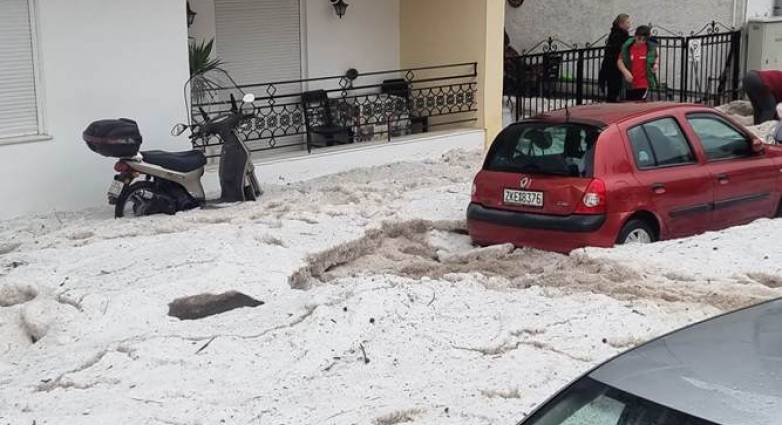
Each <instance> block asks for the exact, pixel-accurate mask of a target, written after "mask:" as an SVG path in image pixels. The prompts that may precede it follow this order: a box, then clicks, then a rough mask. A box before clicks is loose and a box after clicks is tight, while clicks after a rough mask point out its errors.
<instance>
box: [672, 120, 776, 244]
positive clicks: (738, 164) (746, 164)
mask: <svg viewBox="0 0 782 425" xmlns="http://www.w3.org/2000/svg"><path fill="white" fill-rule="evenodd" d="M687 121H688V123H689V126H690V130H691V131H692V134H693V135H694V136H695V137H696V138H697V139H698V140H699V141H700V145H701V147H702V149H703V154H704V156H705V158H706V160H707V165H706V167H707V169H708V171H709V174H710V176H711V179H712V185H713V187H714V201H713V207H714V214H713V217H714V218H713V221H712V228H713V229H723V228H725V227H728V226H734V225H738V224H745V223H749V222H751V221H753V220H755V219H758V218H761V217H772V216H773V215H774V214H775V213H776V209H777V195H776V194H775V187H776V184H777V179H778V178H779V167H777V166H776V165H775V164H774V161H773V160H772V159H771V158H769V157H768V156H767V155H765V154H764V153H755V152H754V151H753V149H752V139H753V138H752V137H751V136H750V135H748V134H746V133H745V132H744V131H742V130H739V128H737V127H736V126H734V125H733V124H732V123H730V122H729V121H728V120H726V119H725V118H723V117H721V116H720V115H718V114H716V113H712V112H697V113H690V114H687Z"/></svg>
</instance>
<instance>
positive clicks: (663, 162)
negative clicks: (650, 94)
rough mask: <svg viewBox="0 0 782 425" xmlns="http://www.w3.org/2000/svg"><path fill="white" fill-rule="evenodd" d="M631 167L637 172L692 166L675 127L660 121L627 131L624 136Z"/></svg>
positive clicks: (666, 120) (684, 141)
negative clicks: (631, 158)
mask: <svg viewBox="0 0 782 425" xmlns="http://www.w3.org/2000/svg"><path fill="white" fill-rule="evenodd" d="M627 136H628V138H629V139H630V146H631V147H632V149H633V156H634V157H635V164H636V165H637V166H638V168H640V169H646V168H655V167H669V166H673V165H682V164H692V163H693V162H695V156H694V155H693V153H692V149H691V148H690V145H689V143H687V139H686V138H685V137H684V134H683V133H682V130H681V128H680V127H679V124H678V123H676V120H675V119H673V118H663V119H660V120H656V121H651V122H648V123H646V124H642V125H639V126H636V127H633V128H631V129H630V130H629V131H628V132H627Z"/></svg>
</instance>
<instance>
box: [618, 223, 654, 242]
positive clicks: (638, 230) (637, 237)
mask: <svg viewBox="0 0 782 425" xmlns="http://www.w3.org/2000/svg"><path fill="white" fill-rule="evenodd" d="M656 240H657V235H656V234H655V232H654V229H653V228H652V226H650V225H649V223H647V222H646V221H644V220H640V219H637V218H636V219H632V220H630V221H628V222H627V224H625V225H624V226H623V227H622V230H620V231H619V237H618V238H617V240H616V242H617V243H618V244H619V245H627V244H648V243H652V242H655V241H656Z"/></svg>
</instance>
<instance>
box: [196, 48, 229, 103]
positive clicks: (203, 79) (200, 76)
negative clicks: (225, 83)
mask: <svg viewBox="0 0 782 425" xmlns="http://www.w3.org/2000/svg"><path fill="white" fill-rule="evenodd" d="M213 47H214V39H212V40H209V41H206V40H201V42H196V41H191V42H190V46H189V53H190V95H191V97H192V99H193V102H194V103H196V104H198V103H201V102H202V101H203V100H204V97H206V95H207V92H208V91H209V90H210V89H213V88H218V87H219V84H217V83H216V82H214V81H212V80H211V79H210V78H209V77H208V76H207V74H209V72H210V71H215V70H222V68H221V67H222V65H223V62H222V61H221V60H220V59H217V58H213V57H212V49H213Z"/></svg>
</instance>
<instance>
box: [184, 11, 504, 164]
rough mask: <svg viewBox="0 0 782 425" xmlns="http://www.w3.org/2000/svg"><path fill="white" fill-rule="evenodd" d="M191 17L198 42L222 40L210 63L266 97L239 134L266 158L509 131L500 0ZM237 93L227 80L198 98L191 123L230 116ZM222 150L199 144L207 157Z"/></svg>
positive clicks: (246, 88)
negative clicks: (203, 115)
mask: <svg viewBox="0 0 782 425" xmlns="http://www.w3.org/2000/svg"><path fill="white" fill-rule="evenodd" d="M344 5H347V8H345V7H344ZM189 8H190V10H191V11H192V12H193V14H194V16H192V24H191V25H190V28H189V35H190V42H191V44H196V45H198V44H202V43H207V42H209V41H213V49H212V52H211V58H212V59H216V60H219V61H220V64H219V67H220V68H221V69H222V70H225V71H226V73H227V74H228V76H229V78H230V79H231V80H233V82H235V84H236V85H237V86H238V87H239V90H241V91H242V92H245V93H247V92H249V93H253V94H255V96H256V99H257V100H256V102H255V103H254V111H253V114H254V117H253V118H252V119H250V120H248V121H247V122H246V123H245V124H244V125H243V126H242V128H241V129H240V133H241V135H242V136H244V137H245V139H246V140H247V141H249V142H250V147H251V149H252V150H253V151H254V152H257V158H258V159H260V160H263V159H274V158H290V157H291V156H294V157H295V156H297V155H299V156H300V155H307V154H309V153H313V152H324V151H330V150H331V151H335V152H337V151H338V152H343V151H345V150H350V149H351V148H352V147H359V145H361V146H366V145H372V144H383V143H389V142H392V141H396V140H404V141H405V142H409V141H410V140H415V139H417V138H420V139H421V140H422V141H424V140H432V139H433V137H432V136H436V137H434V138H435V139H440V138H442V137H447V135H448V134H449V133H453V134H454V135H463V134H464V131H465V130H476V129H477V130H482V131H483V134H482V135H481V136H482V138H483V139H484V141H485V140H491V139H492V138H493V136H494V134H496V132H497V131H498V130H499V129H500V126H501V107H500V106H499V105H500V104H501V102H500V99H501V96H502V77H501V76H502V68H501V67H502V44H501V43H502V25H501V24H502V21H503V19H504V7H503V2H502V0H480V1H475V0H383V1H380V2H379V1H377V0H352V1H351V2H350V3H349V4H348V3H346V2H344V1H343V2H339V0H300V1H299V0H296V1H275V0H190V2H189ZM340 9H341V10H340ZM340 13H341V14H342V16H339V15H340ZM495 23H496V25H495ZM231 92H238V90H236V89H235V88H233V84H223V83H222V82H219V81H218V82H217V84H209V85H208V89H206V90H202V91H201V92H199V93H191V94H192V102H191V105H190V106H191V116H192V117H193V118H195V119H197V118H198V117H197V114H198V113H199V112H198V111H199V109H200V108H203V109H204V110H205V111H207V112H208V113H209V112H218V111H220V110H225V109H226V108H228V99H229V97H230V96H229V94H231ZM235 94H236V95H237V96H236V97H237V98H240V97H241V96H239V93H235ZM219 144H220V141H219V140H217V139H209V140H197V141H196V142H195V145H196V147H198V148H201V149H203V150H204V151H205V152H206V153H207V154H208V155H217V154H218V153H219Z"/></svg>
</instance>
